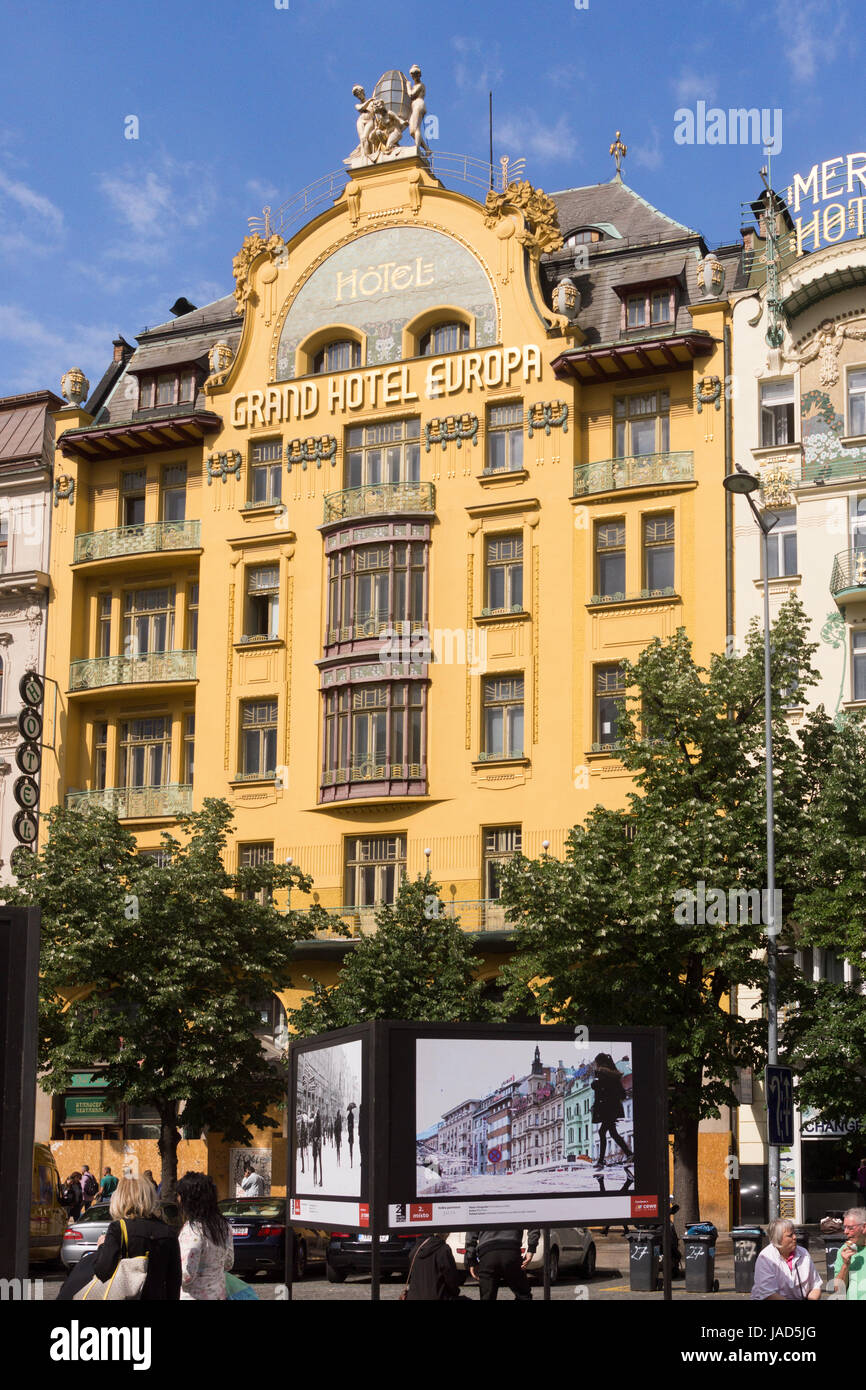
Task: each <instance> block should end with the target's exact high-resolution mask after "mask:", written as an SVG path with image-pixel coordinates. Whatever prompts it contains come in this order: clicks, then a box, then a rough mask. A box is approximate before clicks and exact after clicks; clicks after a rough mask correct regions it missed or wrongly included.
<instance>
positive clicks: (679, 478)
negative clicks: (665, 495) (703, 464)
mask: <svg viewBox="0 0 866 1390" xmlns="http://www.w3.org/2000/svg"><path fill="white" fill-rule="evenodd" d="M694 476H695V456H694V454H693V452H692V450H691V449H679V450H677V451H676V452H675V453H663V454H634V455H631V456H629V457H628V458H621V459H601V460H600V461H599V462H598V463H578V464H575V468H574V496H575V497H588V496H589V495H590V494H591V493H594V492H616V491H618V490H620V489H622V488H628V487H658V486H660V485H662V484H664V483H690V482H693V481H694Z"/></svg>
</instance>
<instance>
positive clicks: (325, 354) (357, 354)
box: [313, 338, 361, 374]
mask: <svg viewBox="0 0 866 1390" xmlns="http://www.w3.org/2000/svg"><path fill="white" fill-rule="evenodd" d="M360 365H361V344H360V343H356V342H355V341H354V340H353V339H352V338H342V339H340V341H339V342H336V343H327V344H326V345H325V346H324V347H323V348H322V350H321V352H317V353H316V355H315V357H314V358H313V371H314V372H318V373H319V374H321V373H323V372H345V371H349V370H350V368H352V367H360Z"/></svg>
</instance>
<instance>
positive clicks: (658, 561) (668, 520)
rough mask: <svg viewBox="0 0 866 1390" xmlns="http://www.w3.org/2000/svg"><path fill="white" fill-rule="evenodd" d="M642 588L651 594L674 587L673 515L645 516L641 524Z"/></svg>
mask: <svg viewBox="0 0 866 1390" xmlns="http://www.w3.org/2000/svg"><path fill="white" fill-rule="evenodd" d="M643 569H644V588H646V589H649V590H650V592H651V593H654V592H656V591H657V590H659V589H672V588H673V587H674V514H673V512H661V513H659V514H657V515H656V516H645V517H644V522H643Z"/></svg>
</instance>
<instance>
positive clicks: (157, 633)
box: [123, 589, 174, 656]
mask: <svg viewBox="0 0 866 1390" xmlns="http://www.w3.org/2000/svg"><path fill="white" fill-rule="evenodd" d="M123 637H124V652H125V654H126V655H127V656H146V655H147V654H148V652H169V651H171V649H172V643H173V642H174V589H134V590H132V591H131V592H130V593H127V594H125V595H124V613H123Z"/></svg>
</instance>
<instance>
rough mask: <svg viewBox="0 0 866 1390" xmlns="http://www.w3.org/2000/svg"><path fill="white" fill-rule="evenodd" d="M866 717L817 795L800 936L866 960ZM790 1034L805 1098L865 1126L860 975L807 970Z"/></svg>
mask: <svg viewBox="0 0 866 1390" xmlns="http://www.w3.org/2000/svg"><path fill="white" fill-rule="evenodd" d="M864 765H866V724H864V721H863V717H862V715H855V716H849V717H848V718H847V719H845V720H844V721H843V722H842V724H841V726H840V727H839V728H838V729H837V730H836V731H835V738H834V740H833V746H832V749H831V751H830V756H829V759H828V760H827V761H826V762H825V763H824V764H823V765H822V771H823V773H824V776H823V779H822V782H821V786H820V791H819V794H818V795H817V796H816V797H815V798H813V800H812V802H811V803H810V806H809V810H808V814H807V817H806V828H805V833H804V837H803V850H804V854H805V856H806V858H807V860H808V863H809V865H810V869H811V875H810V882H809V884H808V886H807V887H806V888H805V889H804V891H802V892H801V893H800V894H799V896H798V897H797V900H796V903H795V905H794V908H795V915H796V918H797V923H798V932H797V937H798V945H800V946H801V947H811V948H812V949H820V950H830V951H833V952H834V953H835V954H836V956H837V957H839V958H845V959H847V960H849V961H851V962H852V963H854V964H855V966H859V968H860V969H861V970H862V964H861V963H862V961H863V959H864V957H866V801H864V797H863V768H864ZM783 1039H784V1044H785V1048H786V1058H785V1060H786V1061H788V1062H789V1063H790V1064H791V1066H793V1067H794V1070H795V1072H796V1075H797V1090H798V1100H799V1103H800V1104H801V1105H808V1106H812V1107H814V1108H815V1109H816V1110H818V1111H819V1112H820V1113H821V1115H822V1116H823V1117H824V1118H825V1119H827V1120H834V1121H837V1122H838V1121H841V1120H847V1119H859V1120H860V1122H861V1124H862V1125H864V1126H866V1084H864V1083H866V1046H864V1039H866V994H864V993H863V985H862V981H860V980H853V981H850V982H848V983H842V982H839V983H835V982H832V981H829V980H820V981H818V982H812V981H811V980H808V979H805V980H800V981H799V983H798V986H797V990H796V998H795V1006H794V1007H792V1008H791V1010H790V1011H789V1013H788V1016H787V1019H786V1022H785V1026H784V1030H783Z"/></svg>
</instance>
